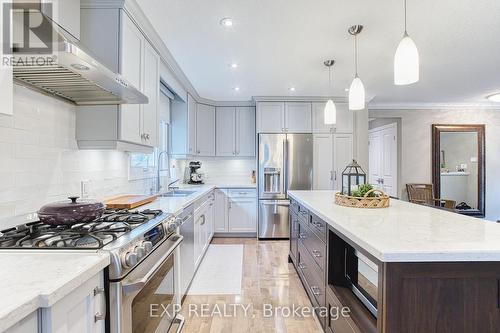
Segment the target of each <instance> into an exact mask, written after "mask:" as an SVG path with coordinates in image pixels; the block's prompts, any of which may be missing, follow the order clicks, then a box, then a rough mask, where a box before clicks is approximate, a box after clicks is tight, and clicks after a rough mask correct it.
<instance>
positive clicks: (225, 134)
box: [215, 106, 236, 156]
mask: <svg viewBox="0 0 500 333" xmlns="http://www.w3.org/2000/svg"><path fill="white" fill-rule="evenodd" d="M215 117H216V136H217V139H216V144H217V148H216V152H217V156H235V155H236V137H235V136H236V128H235V126H236V108H235V107H232V106H224V107H217V109H216V116H215Z"/></svg>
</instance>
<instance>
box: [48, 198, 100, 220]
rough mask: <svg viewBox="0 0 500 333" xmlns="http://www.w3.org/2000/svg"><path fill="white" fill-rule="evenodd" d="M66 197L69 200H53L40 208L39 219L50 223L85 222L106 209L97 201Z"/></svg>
mask: <svg viewBox="0 0 500 333" xmlns="http://www.w3.org/2000/svg"><path fill="white" fill-rule="evenodd" d="M68 199H70V200H71V201H60V202H54V203H50V204H47V205H45V206H43V207H42V208H40V210H39V211H38V218H39V220H40V221H41V222H43V223H47V224H52V225H61V224H66V225H71V224H76V223H86V222H91V221H93V220H95V219H97V218H99V217H101V216H102V214H103V213H104V211H105V210H106V206H105V205H104V204H103V203H102V202H99V201H94V200H85V199H82V200H78V197H69V198H68Z"/></svg>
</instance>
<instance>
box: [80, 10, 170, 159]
mask: <svg viewBox="0 0 500 333" xmlns="http://www.w3.org/2000/svg"><path fill="white" fill-rule="evenodd" d="M81 18H82V29H81V43H82V44H83V45H85V46H86V47H87V48H88V49H90V50H92V51H93V52H94V53H95V54H96V57H97V59H98V60H99V61H102V62H103V64H105V65H106V66H108V67H109V68H110V69H111V70H113V71H118V72H119V73H120V74H122V75H123V77H124V78H125V79H126V80H127V81H128V82H130V84H132V85H133V86H134V87H135V88H137V89H139V90H140V91H141V92H143V93H144V94H145V95H146V96H147V97H148V99H149V102H148V103H147V104H123V105H112V106H85V107H78V108H77V112H76V113H77V115H76V138H77V141H78V146H79V147H80V148H82V149H119V150H126V151H137V152H147V153H149V152H151V150H152V148H153V147H157V146H158V144H159V140H158V133H159V116H158V112H159V103H160V98H159V96H160V95H159V94H160V57H159V55H158V53H157V52H156V50H155V48H154V47H153V46H152V45H151V44H150V43H149V42H148V41H147V39H146V37H145V36H144V35H143V34H142V32H141V29H140V28H139V27H138V26H137V25H136V24H135V22H134V21H133V20H132V19H131V18H130V17H129V15H128V14H127V12H126V11H125V10H123V9H112V8H102V7H99V6H98V7H96V8H92V7H85V8H82V9H81ZM96 27H99V28H96Z"/></svg>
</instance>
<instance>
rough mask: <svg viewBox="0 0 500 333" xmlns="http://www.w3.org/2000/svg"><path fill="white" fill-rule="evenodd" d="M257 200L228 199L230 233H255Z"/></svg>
mask: <svg viewBox="0 0 500 333" xmlns="http://www.w3.org/2000/svg"><path fill="white" fill-rule="evenodd" d="M256 215H257V200H256V199H254V198H252V199H247V198H237V199H236V198H235V199H229V202H228V224H229V231H230V232H256V231H257V218H256Z"/></svg>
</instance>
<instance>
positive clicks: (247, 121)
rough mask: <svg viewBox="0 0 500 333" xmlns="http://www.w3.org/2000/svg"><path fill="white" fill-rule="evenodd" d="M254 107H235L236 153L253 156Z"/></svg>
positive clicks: (254, 134)
mask: <svg viewBox="0 0 500 333" xmlns="http://www.w3.org/2000/svg"><path fill="white" fill-rule="evenodd" d="M255 137H256V133H255V108H254V107H237V108H236V155H238V156H244V157H253V156H255Z"/></svg>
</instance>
